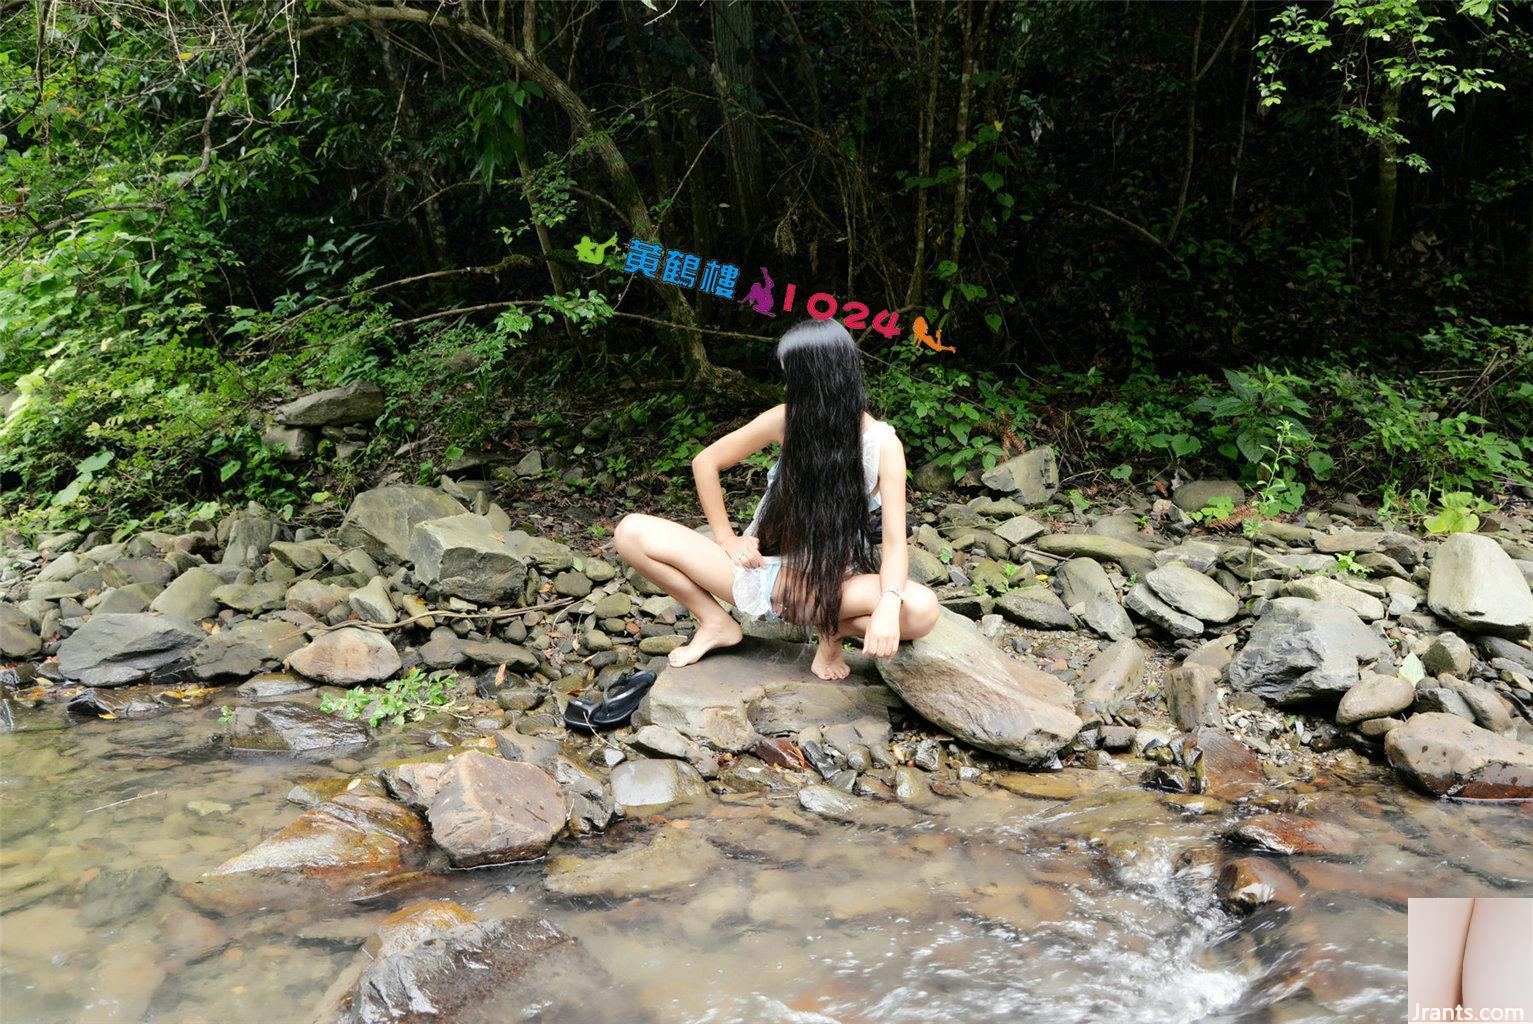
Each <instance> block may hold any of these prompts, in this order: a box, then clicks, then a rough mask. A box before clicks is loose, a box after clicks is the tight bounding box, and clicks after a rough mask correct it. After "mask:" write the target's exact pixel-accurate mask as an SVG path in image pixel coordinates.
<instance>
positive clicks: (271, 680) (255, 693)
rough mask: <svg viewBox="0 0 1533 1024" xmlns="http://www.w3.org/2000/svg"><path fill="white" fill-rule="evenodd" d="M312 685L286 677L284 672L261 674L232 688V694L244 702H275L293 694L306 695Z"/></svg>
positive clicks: (289, 676)
mask: <svg viewBox="0 0 1533 1024" xmlns="http://www.w3.org/2000/svg"><path fill="white" fill-rule="evenodd" d="M312 689H314V684H313V683H311V682H309V681H308V680H307V679H299V678H298V677H297V676H291V675H288V674H287V673H286V672H263V673H261V674H259V675H255V676H251V677H250V678H249V679H247V680H245V681H244V682H243V683H241V684H240V685H238V686H236V687H235V688H234V692H235V693H237V694H239V695H240V696H241V697H244V698H245V699H246V700H277V699H279V698H281V697H291V696H292V695H293V694H295V693H307V692H308V691H309V690H312Z"/></svg>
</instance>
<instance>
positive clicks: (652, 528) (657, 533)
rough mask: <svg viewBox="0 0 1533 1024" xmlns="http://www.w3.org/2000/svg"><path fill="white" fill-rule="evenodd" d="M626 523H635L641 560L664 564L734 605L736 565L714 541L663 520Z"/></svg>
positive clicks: (644, 518)
mask: <svg viewBox="0 0 1533 1024" xmlns="http://www.w3.org/2000/svg"><path fill="white" fill-rule="evenodd" d="M623 521H624V523H625V524H626V523H628V522H630V521H632V523H633V527H634V528H633V534H634V539H635V542H636V543H637V545H638V547H639V552H637V554H639V555H640V557H644V556H647V557H649V558H653V559H655V560H656V561H657V562H664V563H665V564H666V565H669V566H671V567H673V568H675V569H678V570H680V572H681V573H682V574H683V575H685V576H686V577H687V578H688V579H690V580H692V582H694V583H696V584H697V585H698V586H700V587H702V588H703V589H704V590H706V591H708V593H710V594H712V595H713V596H714V597H716V598H718V599H719V600H720V601H728V602H730V603H731V604H732V603H733V602H734V582H735V574H734V564H733V563H732V562H730V560H729V555H727V554H726V553H725V552H724V549H723V548H721V547H719V545H718V543H717V542H716V541H714V540H713V539H712V538H709V537H704V536H703V535H702V534H700V533H698V532H697V531H696V530H689V529H687V528H686V527H685V526H682V525H681V524H680V523H673V522H671V520H669V519H661V518H660V517H659V516H650V515H642V514H633V515H629V516H625V517H624V520H623ZM625 546H626V545H625ZM624 557H625V558H628V555H627V554H624ZM629 560H630V561H632V559H629ZM637 568H638V569H639V571H640V572H642V571H643V569H644V567H643V566H642V565H641V566H637Z"/></svg>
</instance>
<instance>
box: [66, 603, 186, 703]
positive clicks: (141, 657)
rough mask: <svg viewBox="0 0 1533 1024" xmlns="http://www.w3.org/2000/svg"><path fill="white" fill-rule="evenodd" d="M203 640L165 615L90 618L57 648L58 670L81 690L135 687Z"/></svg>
mask: <svg viewBox="0 0 1533 1024" xmlns="http://www.w3.org/2000/svg"><path fill="white" fill-rule="evenodd" d="M206 636H207V634H206V633H204V632H203V631H202V630H201V629H199V628H198V627H197V626H196V625H194V624H193V623H191V622H188V621H187V620H185V619H178V618H175V617H173V616H169V615H154V614H151V613H149V612H137V613H130V614H122V615H105V614H103V615H93V616H91V618H90V620H89V621H87V622H86V623H85V625H83V626H81V627H80V628H79V629H77V630H75V631H74V632H73V633H72V634H70V636H69V638H68V639H66V640H64V641H63V642H62V643H60V644H59V661H58V666H59V671H60V672H62V673H63V674H64V677H65V678H66V679H71V680H74V681H75V682H79V683H83V684H85V685H86V686H121V685H123V684H124V683H136V682H138V681H139V680H141V679H147V678H148V677H149V676H150V675H151V674H152V673H154V672H155V671H156V670H158V669H161V668H164V667H165V666H167V665H169V664H171V663H173V662H176V661H179V660H180V659H182V658H184V657H185V656H186V655H187V654H188V653H189V652H190V651H191V650H192V648H194V647H196V646H197V645H198V644H200V643H202V641H203V638H204V637H206Z"/></svg>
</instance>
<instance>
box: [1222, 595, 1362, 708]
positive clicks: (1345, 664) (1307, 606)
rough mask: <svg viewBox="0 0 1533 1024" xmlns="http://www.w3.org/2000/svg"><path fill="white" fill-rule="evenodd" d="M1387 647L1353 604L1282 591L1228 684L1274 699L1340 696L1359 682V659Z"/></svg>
mask: <svg viewBox="0 0 1533 1024" xmlns="http://www.w3.org/2000/svg"><path fill="white" fill-rule="evenodd" d="M1389 653H1390V651H1389V645H1388V644H1387V643H1386V642H1385V641H1384V638H1383V637H1381V636H1379V635H1378V634H1377V633H1375V632H1374V631H1373V630H1371V629H1369V628H1368V627H1367V626H1365V625H1363V622H1362V620H1361V619H1359V618H1358V617H1357V615H1356V614H1355V613H1354V612H1353V611H1352V610H1351V609H1349V608H1344V607H1342V606H1341V605H1336V604H1324V603H1321V602H1319V601H1309V600H1306V599H1304V598H1302V597H1279V598H1276V599H1275V600H1273V601H1272V602H1271V603H1270V604H1269V605H1268V606H1267V610H1266V612H1265V613H1264V614H1263V615H1262V617H1261V618H1260V619H1258V620H1257V621H1256V625H1255V626H1253V627H1251V636H1250V639H1249V640H1247V641H1246V646H1245V647H1244V649H1242V650H1241V652H1240V653H1239V654H1237V655H1235V660H1234V661H1233V662H1231V663H1230V684H1231V685H1232V686H1234V688H1235V689H1237V690H1248V691H1250V692H1251V693H1254V694H1256V695H1257V696H1258V697H1262V698H1264V699H1265V700H1269V701H1271V702H1272V703H1274V704H1301V703H1304V702H1307V701H1313V700H1317V699H1322V700H1323V699H1329V700H1336V699H1339V698H1340V697H1341V695H1342V694H1344V693H1346V692H1347V691H1348V690H1350V689H1351V688H1352V687H1354V686H1356V685H1357V683H1358V681H1359V670H1358V665H1359V663H1360V662H1370V661H1377V660H1378V659H1380V658H1385V657H1388V656H1389Z"/></svg>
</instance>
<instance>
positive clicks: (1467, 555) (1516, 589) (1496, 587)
mask: <svg viewBox="0 0 1533 1024" xmlns="http://www.w3.org/2000/svg"><path fill="white" fill-rule="evenodd" d="M1427 605H1428V606H1429V607H1430V608H1431V609H1432V611H1433V612H1435V613H1436V614H1437V615H1438V616H1439V617H1440V618H1444V619H1447V620H1448V621H1449V622H1451V623H1453V624H1454V625H1455V626H1459V627H1460V628H1462V629H1467V630H1470V631H1471V632H1475V633H1490V634H1493V635H1495V636H1502V637H1508V638H1510V639H1513V640H1522V639H1525V638H1527V637H1529V636H1533V592H1530V591H1529V589H1528V581H1527V580H1525V579H1523V576H1522V573H1521V572H1520V571H1518V569H1517V564H1516V563H1515V562H1513V561H1512V557H1511V556H1510V555H1508V554H1507V553H1506V552H1505V551H1503V550H1501V546H1500V545H1499V544H1497V543H1496V542H1495V541H1494V540H1493V539H1491V538H1490V537H1486V536H1484V535H1482V534H1478V533H1455V534H1454V535H1453V536H1451V537H1449V538H1448V539H1447V540H1445V541H1443V543H1442V546H1441V547H1439V548H1438V549H1437V555H1436V556H1435V557H1434V558H1433V559H1432V581H1431V583H1430V584H1429V585H1428V587H1427Z"/></svg>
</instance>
